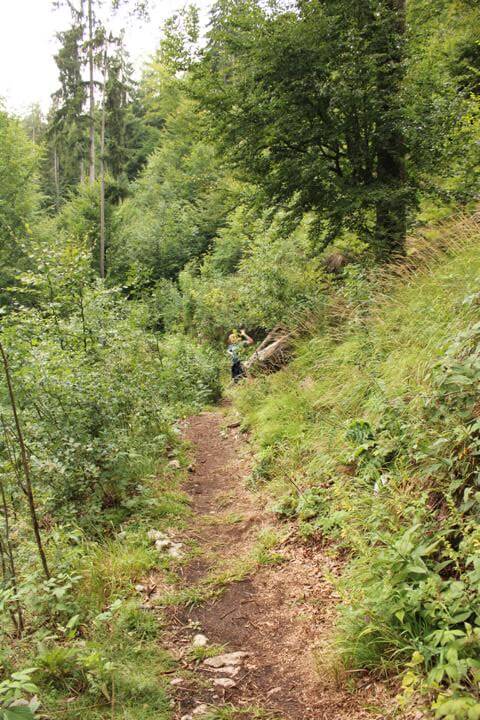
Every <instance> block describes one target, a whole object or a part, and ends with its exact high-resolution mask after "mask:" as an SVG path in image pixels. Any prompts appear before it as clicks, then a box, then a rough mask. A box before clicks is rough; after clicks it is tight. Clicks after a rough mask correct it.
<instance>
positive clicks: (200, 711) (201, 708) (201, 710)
mask: <svg viewBox="0 0 480 720" xmlns="http://www.w3.org/2000/svg"><path fill="white" fill-rule="evenodd" d="M207 713H208V705H205V704H204V703H202V704H201V705H197V707H196V708H195V710H193V712H192V715H194V716H195V717H200V716H201V715H206V714H207Z"/></svg>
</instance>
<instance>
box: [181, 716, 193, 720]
mask: <svg viewBox="0 0 480 720" xmlns="http://www.w3.org/2000/svg"><path fill="white" fill-rule="evenodd" d="M180 720H193V719H192V716H191V715H182V717H181V718H180Z"/></svg>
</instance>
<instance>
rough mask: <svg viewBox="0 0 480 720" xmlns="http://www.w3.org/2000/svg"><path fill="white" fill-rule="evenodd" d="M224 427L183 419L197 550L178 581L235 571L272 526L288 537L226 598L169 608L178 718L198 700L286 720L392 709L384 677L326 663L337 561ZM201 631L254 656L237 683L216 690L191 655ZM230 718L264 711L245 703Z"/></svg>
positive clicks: (374, 714)
mask: <svg viewBox="0 0 480 720" xmlns="http://www.w3.org/2000/svg"><path fill="white" fill-rule="evenodd" d="M227 424H228V422H227V421H226V420H225V419H224V417H223V415H222V413H221V411H218V412H205V413H202V414H200V415H198V416H196V417H194V418H192V419H191V420H190V421H189V422H188V423H187V424H186V426H185V431H184V434H185V437H186V439H187V440H189V441H190V442H191V444H192V447H193V455H194V463H193V468H192V470H193V471H192V472H191V473H190V474H189V480H188V482H187V484H186V486H185V489H186V491H187V492H188V493H189V494H190V496H191V503H192V509H193V512H194V514H195V522H194V523H192V525H193V527H194V530H193V532H192V534H191V536H190V539H193V540H195V541H196V542H197V543H198V544H199V548H200V554H199V555H198V557H196V558H195V559H194V560H193V561H191V563H190V564H189V565H188V566H187V567H186V568H184V570H183V574H182V576H181V579H180V583H181V584H182V585H183V586H184V587H190V588H191V586H192V585H193V587H195V586H196V585H198V584H201V583H202V582H203V583H204V582H205V579H206V578H208V577H210V576H211V575H212V573H214V574H215V573H216V574H217V575H218V574H219V573H222V572H225V573H229V572H231V571H232V568H235V567H236V564H237V565H238V563H239V559H240V562H241V559H242V558H245V557H251V556H252V549H255V547H257V552H258V543H259V537H260V542H261V538H262V537H265V534H266V533H268V532H270V534H272V531H273V530H275V531H276V532H277V534H278V533H279V532H280V538H281V539H280V543H279V546H278V547H275V548H274V552H275V555H273V556H272V551H271V550H270V551H268V550H265V551H264V554H263V555H262V554H261V553H260V556H259V558H258V559H259V560H260V563H259V564H257V566H256V569H255V571H254V572H250V573H249V574H248V577H246V578H244V579H239V580H237V581H233V582H229V583H228V584H227V585H226V588H225V589H224V591H223V593H222V594H221V595H220V596H219V597H215V598H213V599H210V600H207V601H205V602H203V603H200V604H197V605H194V606H193V607H190V608H188V607H187V608H186V607H181V608H180V609H179V608H176V609H175V610H173V611H171V612H170V620H169V622H170V627H169V630H168V633H169V636H170V646H171V648H172V649H174V650H175V651H176V652H177V655H178V657H179V658H181V659H182V660H183V668H184V670H185V675H184V677H183V679H182V680H181V681H180V680H178V682H177V681H174V682H175V683H176V684H175V687H174V688H173V690H172V693H173V697H174V700H175V706H176V713H177V715H176V717H178V718H181V717H183V716H185V715H186V716H188V715H189V714H190V713H191V712H192V711H193V710H194V708H195V707H196V705H198V704H199V703H207V704H208V705H209V706H214V707H219V706H222V705H224V704H232V705H234V706H235V707H238V708H247V707H252V708H253V707H257V708H261V709H262V710H263V711H265V712H267V714H269V716H270V714H271V716H272V717H275V718H282V719H283V720H327V719H328V720H347V718H348V719H349V720H353V719H355V720H356V719H360V718H384V717H386V715H387V714H386V711H385V709H383V710H381V709H378V711H376V710H374V709H373V708H375V707H376V708H385V707H386V702H387V699H388V697H387V693H386V691H385V689H384V688H383V687H382V686H381V685H380V684H378V683H374V682H372V681H371V680H370V679H368V677H366V678H364V679H363V680H362V679H360V681H357V683H356V685H355V686H353V684H351V687H350V689H349V690H348V691H347V689H346V688H345V687H341V686H339V683H338V678H337V679H336V678H335V677H333V676H332V675H331V674H330V675H329V676H326V674H325V672H324V671H323V670H321V668H320V666H319V663H318V657H316V653H318V652H319V648H321V647H322V646H324V645H325V643H326V641H327V640H328V637H329V635H330V633H331V629H332V627H333V625H334V623H335V604H336V602H338V598H337V597H336V596H335V594H334V590H333V588H332V585H331V583H330V582H329V581H328V579H327V576H328V575H329V574H333V575H334V574H335V573H336V572H337V571H338V568H337V566H336V562H335V560H334V559H333V557H332V556H331V555H329V554H328V552H327V551H326V550H325V549H324V548H322V547H321V546H319V545H314V544H304V543H301V542H299V541H298V540H297V539H295V537H294V534H293V532H291V533H290V534H289V533H288V530H289V528H288V527H286V526H283V525H281V524H279V523H277V521H276V520H275V518H274V517H273V516H272V514H271V513H269V512H268V511H267V509H266V508H265V507H264V506H263V505H262V502H261V500H259V498H258V496H257V495H256V494H254V493H252V492H250V491H249V490H248V488H247V484H246V479H247V478H248V475H249V472H250V468H251V456H250V451H249V447H248V443H247V441H246V439H245V437H244V436H242V434H241V433H240V431H239V429H238V428H237V427H230V428H228V427H227ZM282 534H283V535H282ZM272 561H273V562H272ZM250 569H252V568H250ZM198 632H201V633H204V634H205V635H206V636H207V637H208V640H209V643H210V644H218V645H222V646H225V648H226V652H231V651H244V652H246V653H248V656H247V658H246V659H245V661H244V663H243V665H242V668H241V672H240V673H239V674H238V675H237V676H236V677H235V680H234V682H235V686H234V687H231V688H228V689H224V688H220V689H219V688H218V687H217V686H215V685H214V684H213V682H214V679H215V678H216V677H217V678H218V676H219V672H221V671H218V670H217V671H213V670H211V669H209V668H207V667H206V666H205V664H204V663H203V662H200V661H198V660H197V661H196V662H193V661H192V658H191V655H189V654H188V651H187V648H190V647H191V641H192V636H193V635H194V634H195V633H198ZM343 685H345V683H343ZM367 706H368V707H369V709H368V710H367V709H366V708H367ZM231 717H242V718H245V717H247V718H248V717H252V718H253V717H257V715H255V714H254V711H253V710H250V711H248V710H247V711H246V714H240V712H239V714H238V715H232V716H231Z"/></svg>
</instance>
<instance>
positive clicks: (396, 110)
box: [374, 0, 407, 261]
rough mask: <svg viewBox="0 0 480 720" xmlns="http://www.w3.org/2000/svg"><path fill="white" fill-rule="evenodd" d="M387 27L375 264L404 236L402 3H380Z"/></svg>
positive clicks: (400, 247)
mask: <svg viewBox="0 0 480 720" xmlns="http://www.w3.org/2000/svg"><path fill="white" fill-rule="evenodd" d="M384 2H385V5H386V9H387V12H388V14H389V16H390V17H391V23H389V24H388V25H389V27H388V29H387V30H386V31H384V32H385V35H384V36H383V38H382V40H381V41H380V52H379V59H380V60H379V62H380V67H379V70H378V94H379V99H380V104H381V110H380V113H379V115H380V118H381V119H380V121H379V125H378V128H377V137H378V140H377V181H378V188H379V195H380V196H379V199H378V201H377V205H376V227H375V240H374V249H375V255H376V258H377V260H379V261H384V260H387V259H388V258H389V257H391V256H392V255H395V254H402V253H403V252H404V248H405V237H406V232H407V222H406V213H407V193H406V182H407V177H406V167H405V155H406V147H405V140H404V137H403V133H402V130H401V126H400V125H401V122H400V120H401V118H400V107H399V94H400V90H401V85H402V80H403V75H404V69H403V65H404V39H405V25H406V17H405V15H406V6H405V0H384Z"/></svg>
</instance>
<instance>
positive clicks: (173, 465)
mask: <svg viewBox="0 0 480 720" xmlns="http://www.w3.org/2000/svg"><path fill="white" fill-rule="evenodd" d="M168 467H170V468H172V470H180V467H181V466H180V462H179V461H178V460H170V462H169V463H168Z"/></svg>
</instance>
